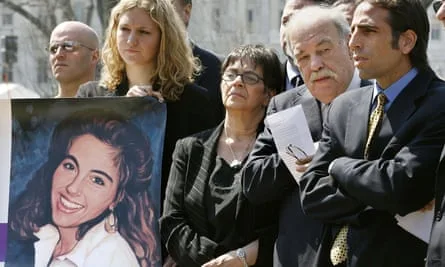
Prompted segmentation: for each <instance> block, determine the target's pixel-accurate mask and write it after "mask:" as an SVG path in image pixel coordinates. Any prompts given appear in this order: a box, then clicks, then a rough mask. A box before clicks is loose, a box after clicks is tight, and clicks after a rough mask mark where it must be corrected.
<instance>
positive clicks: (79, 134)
mask: <svg viewBox="0 0 445 267" xmlns="http://www.w3.org/2000/svg"><path fill="white" fill-rule="evenodd" d="M165 122H166V108H165V104H162V103H159V102H158V101H157V100H155V99H154V98H151V97H145V98H99V99H57V100H56V99H39V100H37V101H36V100H33V101H31V100H13V101H12V102H11V129H12V135H11V159H10V161H11V166H10V174H11V175H10V184H9V188H10V190H9V211H8V225H7V246H6V252H5V255H6V256H5V266H45V267H47V266H51V267H52V266H161V255H160V253H161V252H160V251H161V245H160V241H159V234H158V232H159V229H158V223H157V222H158V219H159V210H160V203H159V202H160V192H159V191H160V177H161V164H162V162H161V159H162V144H163V139H164V134H165Z"/></svg>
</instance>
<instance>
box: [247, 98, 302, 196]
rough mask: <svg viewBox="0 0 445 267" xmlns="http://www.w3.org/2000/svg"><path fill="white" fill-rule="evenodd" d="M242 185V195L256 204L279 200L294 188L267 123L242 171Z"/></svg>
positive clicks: (271, 105) (274, 110) (272, 103)
mask: <svg viewBox="0 0 445 267" xmlns="http://www.w3.org/2000/svg"><path fill="white" fill-rule="evenodd" d="M274 100H275V99H274V98H272V101H271V103H270V104H269V107H268V112H267V113H268V114H271V113H274V112H276V107H275V101H274ZM242 183H243V192H244V195H245V196H246V197H247V199H248V200H249V201H250V202H252V203H255V204H261V203H265V202H270V201H276V200H278V199H281V198H282V196H283V194H284V193H285V192H287V191H289V190H291V189H292V188H294V187H295V186H296V182H295V180H294V179H293V177H292V175H291V173H290V172H289V170H288V169H287V168H286V166H285V165H284V163H283V161H282V160H281V158H280V156H279V155H278V151H277V149H276V146H275V143H274V141H273V138H272V133H271V131H270V129H269V127H268V125H267V124H266V125H265V127H264V131H263V132H262V133H261V134H260V135H259V136H258V138H257V140H256V142H255V146H254V148H253V150H252V151H251V153H250V155H249V158H248V161H247V163H246V165H245V167H244V169H243V171H242Z"/></svg>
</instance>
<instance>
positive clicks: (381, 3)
mask: <svg viewBox="0 0 445 267" xmlns="http://www.w3.org/2000/svg"><path fill="white" fill-rule="evenodd" d="M362 2H368V3H370V4H371V5H373V6H377V7H380V8H384V9H386V10H388V12H389V17H388V21H387V22H388V24H389V26H390V27H391V30H392V38H393V40H392V46H393V48H398V41H399V37H400V35H401V34H402V33H404V32H405V31H407V30H412V31H414V32H415V33H416V35H417V41H416V44H415V45H414V48H413V49H412V50H411V52H410V53H409V57H410V60H411V64H412V66H413V67H416V68H419V69H427V68H429V63H428V55H427V48H428V38H429V33H430V24H429V21H428V15H427V13H426V10H425V8H424V7H423V6H422V4H421V3H420V1H419V0H362V1H360V2H359V4H361V3H362Z"/></svg>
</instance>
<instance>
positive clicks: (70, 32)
mask: <svg viewBox="0 0 445 267" xmlns="http://www.w3.org/2000/svg"><path fill="white" fill-rule="evenodd" d="M60 35H65V36H69V37H70V38H74V39H75V40H76V41H78V42H81V43H83V44H85V45H87V46H88V47H91V48H93V49H98V48H99V37H98V36H97V33H96V31H95V30H94V29H93V28H91V27H90V26H88V25H87V24H85V23H83V22H80V21H64V22H62V23H60V24H59V25H57V26H56V27H55V28H54V30H53V31H52V33H51V38H50V42H51V41H52V40H53V39H54V38H56V37H57V36H60Z"/></svg>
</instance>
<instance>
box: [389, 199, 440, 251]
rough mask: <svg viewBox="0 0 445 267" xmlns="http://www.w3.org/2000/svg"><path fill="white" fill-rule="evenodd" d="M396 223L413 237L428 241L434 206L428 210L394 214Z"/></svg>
mask: <svg viewBox="0 0 445 267" xmlns="http://www.w3.org/2000/svg"><path fill="white" fill-rule="evenodd" d="M395 218H396V220H397V224H398V225H399V226H400V227H402V228H403V229H404V230H405V231H408V232H409V233H410V234H412V235H414V236H415V237H417V238H419V239H421V240H423V241H424V242H425V243H429V240H430V233H431V227H432V225H433V218H434V206H433V207H432V208H431V209H430V210H426V211H415V212H411V213H409V214H407V215H405V216H400V215H396V216H395Z"/></svg>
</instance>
